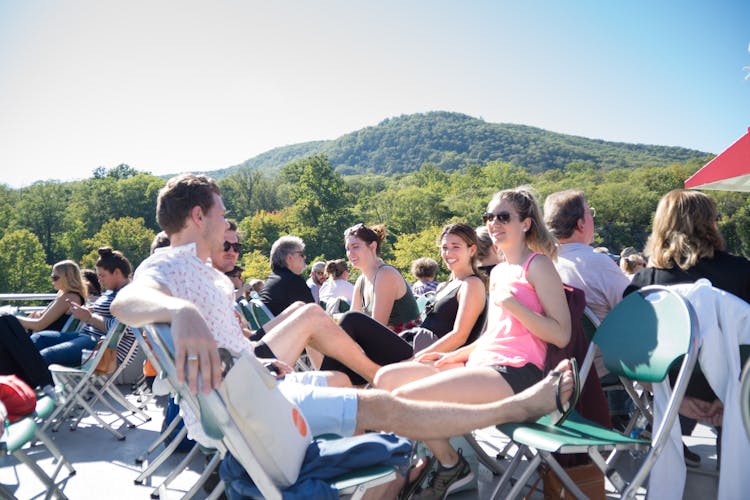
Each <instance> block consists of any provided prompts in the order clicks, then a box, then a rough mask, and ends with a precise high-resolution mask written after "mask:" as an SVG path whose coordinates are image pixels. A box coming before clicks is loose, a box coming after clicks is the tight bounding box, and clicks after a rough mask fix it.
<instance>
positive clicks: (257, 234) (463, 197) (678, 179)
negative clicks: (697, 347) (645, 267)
mask: <svg viewBox="0 0 750 500" xmlns="http://www.w3.org/2000/svg"><path fill="white" fill-rule="evenodd" d="M703 163H704V162H703V161H702V160H699V159H692V160H688V161H686V162H683V163H673V164H671V165H668V166H659V167H654V166H644V167H637V168H619V169H602V168H597V167H596V166H595V165H593V164H592V163H590V162H580V161H579V162H571V163H569V164H567V165H566V166H565V167H564V168H560V169H550V170H547V171H544V172H535V173H532V172H530V171H529V170H528V169H525V168H521V167H518V166H514V165H511V164H510V163H506V162H499V161H491V162H487V163H484V164H481V165H480V164H477V165H470V166H468V167H465V168H463V169H459V170H453V171H445V170H443V169H441V168H438V166H436V165H435V164H432V163H425V164H423V165H422V166H421V168H419V170H417V171H415V172H411V173H402V174H395V175H391V176H386V175H378V174H358V175H342V174H341V173H339V172H337V171H336V170H335V168H334V167H333V166H332V164H331V162H330V161H329V159H328V158H327V157H326V156H324V155H322V154H317V155H312V156H309V157H306V158H303V159H298V160H295V161H292V162H291V163H288V164H287V165H285V166H284V167H283V168H282V169H281V171H280V172H279V173H278V174H276V173H268V172H265V171H262V170H258V169H255V170H248V169H246V170H241V171H239V172H236V173H234V174H232V175H229V176H228V177H226V178H223V179H220V180H219V181H218V182H219V186H220V187H221V189H222V194H223V197H224V202H225V205H226V206H227V209H228V215H227V216H228V217H229V218H232V219H234V220H235V221H237V222H238V225H239V228H240V230H241V231H242V233H243V234H244V241H243V243H244V245H243V255H242V257H241V258H242V263H243V267H244V268H245V277H248V278H249V277H258V278H265V276H266V275H267V273H268V271H269V267H268V253H269V251H270V248H271V244H272V243H273V242H274V240H276V239H277V238H278V237H279V236H281V235H284V234H295V235H298V236H300V237H302V238H303V239H304V240H305V243H306V245H307V248H306V253H307V255H308V261H309V262H313V261H314V260H327V259H334V258H341V257H344V246H343V233H344V230H345V229H346V228H347V227H349V226H351V225H353V224H355V223H357V222H364V223H366V224H375V223H384V224H385V225H386V226H387V228H388V233H389V234H388V238H387V241H386V244H385V245H384V247H383V257H384V258H385V259H386V260H387V261H389V262H391V263H393V264H394V265H395V266H396V267H397V268H399V269H401V270H402V271H403V272H405V273H407V275H408V270H409V266H410V263H411V261H412V260H413V259H414V258H416V257H421V256H431V257H432V258H434V259H435V260H437V261H438V262H439V261H440V259H439V251H438V248H437V246H436V238H437V235H438V234H439V232H440V229H441V227H442V226H443V225H444V224H446V223H448V222H453V221H464V222H467V223H468V224H470V225H473V226H478V225H480V224H481V214H482V212H483V211H484V209H485V207H486V205H487V202H488V201H489V199H490V198H491V196H492V194H493V193H494V192H495V191H498V190H500V189H505V188H511V187H516V186H519V185H530V186H532V187H533V188H534V189H535V190H536V191H537V192H538V194H539V198H540V202H543V200H544V197H545V196H546V195H547V194H549V193H551V192H554V191H558V190H562V189H571V188H575V189H582V190H583V191H584V192H585V193H586V196H587V199H588V201H589V204H590V205H591V206H593V207H595V208H596V214H597V215H596V219H595V224H596V230H597V231H596V236H595V242H594V243H595V245H597V246H606V247H608V248H609V249H610V250H611V251H612V252H619V251H620V249H621V248H623V247H625V246H635V247H636V248H642V247H643V244H644V243H645V240H646V237H647V236H648V233H649V231H650V225H651V219H652V217H653V212H654V210H655V208H656V204H657V202H658V200H659V198H660V197H661V196H662V195H663V194H664V193H666V192H667V191H669V190H671V189H675V188H680V187H682V186H683V182H684V180H685V179H686V178H688V177H689V176H690V175H691V174H693V173H694V172H695V171H696V170H697V169H698V168H700V167H701V166H702V165H703ZM164 183H165V180H164V179H163V178H161V177H157V176H154V175H151V174H149V173H145V172H139V171H137V170H135V169H133V168H131V167H129V166H128V165H120V166H118V167H115V168H112V169H109V170H107V169H104V168H100V169H97V170H96V171H94V173H93V175H92V177H91V178H88V179H86V180H83V181H78V182H67V183H62V182H53V181H49V182H38V183H35V184H33V185H32V186H29V187H26V188H22V189H19V190H14V189H11V188H8V187H7V186H0V209H1V210H2V213H3V217H0V292H17V293H20V292H42V291H50V290H51V285H50V282H49V271H50V266H51V264H53V263H55V262H57V261H59V260H63V259H73V260H75V261H77V262H79V263H80V264H81V265H82V266H84V267H91V266H93V264H94V262H95V259H96V249H97V248H99V247H101V246H111V247H112V248H115V249H118V250H122V251H123V252H124V253H125V255H127V256H128V258H129V259H130V260H131V261H132V263H133V265H134V266H137V265H138V264H139V263H140V262H141V261H142V260H143V259H145V258H146V257H147V255H148V248H149V244H150V242H151V240H152V238H153V237H154V235H155V234H156V232H158V230H159V228H158V226H157V224H156V220H155V219H156V217H155V205H156V196H157V193H158V190H159V189H160V188H161V187H162V186H163V185H164ZM708 194H709V195H710V196H712V197H713V198H714V199H715V200H716V201H717V203H718V206H719V211H720V213H721V214H722V218H721V220H720V221H719V225H720V228H721V230H722V233H723V234H724V236H725V238H726V241H727V248H728V250H729V251H730V252H732V253H736V254H741V255H745V256H750V201H748V198H747V196H746V195H745V194H743V193H730V192H715V191H712V192H709V193H708ZM442 276H445V274H443V275H442Z"/></svg>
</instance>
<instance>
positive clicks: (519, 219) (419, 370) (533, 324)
mask: <svg viewBox="0 0 750 500" xmlns="http://www.w3.org/2000/svg"><path fill="white" fill-rule="evenodd" d="M483 219H484V220H485V222H486V224H487V229H488V230H489V232H490V236H491V237H492V240H493V242H494V243H495V245H496V246H497V247H498V248H499V249H500V250H502V251H503V253H504V255H505V259H506V260H505V262H501V263H499V264H497V265H496V266H495V267H494V268H493V270H492V273H491V275H490V292H489V311H488V313H487V327H486V329H485V332H484V333H483V334H482V335H481V336H480V337H479V339H478V340H477V341H476V342H474V343H472V344H470V345H468V346H466V347H462V348H460V349H458V350H455V351H453V352H449V353H447V354H443V355H440V356H430V357H423V358H422V359H421V361H422V362H421V363H420V362H409V363H399V364H395V365H390V366H386V367H383V368H382V369H380V370H379V371H378V374H377V375H376V377H375V385H376V387H378V388H382V389H386V390H391V391H393V392H394V394H396V395H397V396H399V397H404V398H409V399H418V400H425V401H451V402H457V403H489V402H495V401H499V400H502V399H505V398H508V397H510V396H513V395H514V394H518V393H519V392H521V391H523V390H524V389H526V388H528V387H530V386H532V385H533V384H535V383H536V382H538V381H540V380H541V379H542V377H543V371H542V370H543V368H544V361H545V357H546V353H547V345H548V344H554V345H556V346H558V347H564V346H566V345H567V344H568V342H569V341H570V311H569V310H568V305H567V302H566V299H565V293H564V291H563V286H562V281H561V280H560V276H559V275H558V274H557V271H556V270H555V266H554V264H553V262H552V259H553V258H554V257H555V255H556V242H555V239H554V238H553V237H552V236H551V235H550V234H549V232H548V231H547V229H546V227H545V226H544V223H543V220H542V217H541V211H540V209H539V205H538V203H537V201H536V198H535V196H534V195H533V193H532V192H531V191H530V189H528V188H525V187H520V188H516V189H508V190H505V191H500V192H498V193H497V194H495V196H493V198H492V200H491V201H490V203H489V205H488V207H487V212H486V213H485V214H484V215H483ZM425 444H426V445H427V446H428V447H429V448H430V449H431V450H432V452H433V455H434V456H435V458H437V460H438V462H439V465H438V469H437V471H436V472H435V475H434V476H433V480H432V481H430V484H429V486H428V487H426V488H425V489H423V490H422V491H421V492H420V493H418V494H417V495H416V496H415V497H412V498H444V495H446V494H447V493H449V492H450V491H453V490H455V489H456V488H458V487H460V486H462V485H463V484H466V483H468V482H469V481H470V480H471V479H472V477H473V475H472V473H471V469H470V468H469V466H468V463H467V462H466V460H465V459H464V458H463V457H462V456H461V455H460V454H459V453H458V452H456V450H454V449H453V447H452V446H451V445H450V443H449V441H448V440H435V441H425Z"/></svg>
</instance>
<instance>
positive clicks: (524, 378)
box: [489, 363, 544, 394]
mask: <svg viewBox="0 0 750 500" xmlns="http://www.w3.org/2000/svg"><path fill="white" fill-rule="evenodd" d="M489 368H492V369H493V370H495V371H496V372H497V373H499V374H500V375H502V377H503V378H504V379H505V381H506V382H508V385H509V386H510V388H511V389H513V394H518V393H519V392H522V391H524V390H526V389H528V388H529V387H531V386H532V385H534V384H536V383H537V382H539V381H540V380H542V377H543V376H544V374H543V373H542V370H540V369H539V367H537V366H536V365H535V364H533V363H526V364H525V365H523V366H521V367H520V368H519V367H517V366H505V365H491V366H490V367H489Z"/></svg>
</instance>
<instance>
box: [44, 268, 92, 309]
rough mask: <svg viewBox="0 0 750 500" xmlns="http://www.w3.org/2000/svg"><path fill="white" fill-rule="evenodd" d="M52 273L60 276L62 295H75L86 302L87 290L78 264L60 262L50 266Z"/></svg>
mask: <svg viewBox="0 0 750 500" xmlns="http://www.w3.org/2000/svg"><path fill="white" fill-rule="evenodd" d="M52 272H57V275H58V276H60V282H61V283H60V284H61V285H62V286H61V288H62V289H63V290H64V291H63V293H66V292H73V293H77V294H78V295H80V296H81V298H82V299H83V300H84V302H85V301H86V297H88V290H87V287H86V283H85V281H84V280H83V276H82V275H81V268H80V267H78V264H76V263H75V262H74V261H72V260H61V261H60V262H58V263H56V264H55V265H54V266H52Z"/></svg>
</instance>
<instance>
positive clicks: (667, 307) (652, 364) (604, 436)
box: [493, 286, 698, 498]
mask: <svg viewBox="0 0 750 500" xmlns="http://www.w3.org/2000/svg"><path fill="white" fill-rule="evenodd" d="M696 329H697V320H696V318H695V315H694V313H693V310H692V307H691V306H690V304H689V303H688V302H686V301H685V300H684V299H683V298H682V297H680V296H679V295H678V294H677V293H676V292H674V291H672V290H669V289H668V288H666V287H661V286H650V287H645V288H643V289H641V290H640V291H638V292H635V293H632V294H630V295H628V296H627V297H626V298H625V299H623V300H622V302H620V303H619V304H618V305H617V306H616V307H615V308H614V309H613V310H612V311H611V312H610V313H609V314H608V315H607V317H606V318H605V319H604V321H602V324H601V325H600V326H599V328H598V329H597V331H596V334H595V335H594V338H593V341H594V343H596V344H597V345H598V346H599V348H600V349H601V352H602V355H603V357H604V362H605V365H606V367H607V369H608V370H609V371H610V372H613V373H615V374H616V375H618V376H622V377H626V378H628V379H631V380H639V381H645V382H652V383H655V382H661V381H663V380H664V379H665V377H666V376H667V374H668V372H669V370H670V368H672V367H673V366H677V365H678V364H679V367H680V368H679V375H678V377H677V381H676V383H675V387H674V389H673V391H672V394H671V396H670V399H669V403H668V407H667V411H666V412H665V416H664V418H663V419H662V420H661V421H660V422H654V433H653V439H652V442H651V443H649V442H648V441H645V440H642V439H638V438H631V437H627V436H624V435H622V434H620V433H619V432H615V431H612V430H610V429H607V428H605V427H603V426H600V425H597V424H594V423H592V422H591V421H588V420H586V419H584V418H583V417H581V416H580V415H578V414H577V413H576V412H573V413H572V414H571V416H570V417H569V418H568V419H567V420H565V421H564V422H562V423H561V424H559V425H557V426H553V425H550V424H549V421H548V420H546V419H541V420H540V421H538V422H536V423H533V424H520V423H519V424H505V425H501V426H499V429H500V430H501V431H502V432H503V433H505V434H507V435H508V436H509V437H510V438H511V439H512V440H513V442H514V443H516V444H517V445H519V446H520V447H521V448H522V449H523V450H524V451H528V452H530V454H532V455H533V458H532V459H531V460H530V461H529V464H528V467H527V468H526V469H525V470H524V472H523V473H522V474H521V477H520V479H519V480H518V481H516V482H515V485H514V486H513V488H512V489H511V491H510V494H509V495H508V497H509V498H515V497H517V496H518V495H520V493H521V491H522V490H523V488H524V486H525V483H526V481H527V479H528V478H529V477H530V476H531V474H533V473H534V471H536V469H537V468H538V466H539V465H540V464H541V463H545V464H546V465H547V466H549V468H550V469H552V471H554V473H555V474H556V475H557V476H558V477H559V478H560V480H561V481H562V483H563V484H564V485H565V488H566V489H567V490H568V491H569V492H571V493H572V494H573V495H575V496H576V497H577V498H585V496H584V494H583V492H582V491H581V490H580V488H578V486H577V485H576V484H575V483H574V482H573V480H572V479H571V478H570V476H568V474H567V473H566V472H565V470H564V469H563V468H562V467H561V466H560V464H559V463H558V462H557V460H556V459H555V458H554V457H553V456H552V454H553V453H558V454H568V453H588V455H589V456H590V457H591V460H592V461H593V462H594V463H595V464H596V465H597V466H598V467H599V468H600V469H601V470H602V472H603V473H604V474H605V476H606V477H607V478H608V479H609V481H610V482H611V483H612V485H613V486H614V487H615V488H616V489H617V490H618V492H619V493H620V494H621V495H622V497H623V498H634V497H635V495H636V493H637V491H638V488H639V487H640V486H641V485H642V484H643V482H644V481H645V479H646V477H647V476H648V474H649V471H650V470H651V468H652V467H653V465H654V463H655V461H656V459H657V457H658V456H659V454H660V453H661V451H662V449H663V448H664V446H665V444H666V442H667V439H668V437H669V436H668V435H669V432H670V430H671V428H672V426H673V424H674V422H675V420H676V418H677V412H678V409H679V405H680V402H681V401H682V398H683V396H684V394H685V389H686V387H687V383H688V380H689V378H690V374H691V372H692V370H693V367H694V366H695V362H696V359H697V352H698V347H697V338H696ZM680 360H681V361H680ZM649 445H650V446H649ZM644 449H647V450H648V454H647V455H646V457H645V459H644V460H643V462H642V464H641V465H640V467H639V468H638V470H637V472H636V473H635V475H634V477H633V478H632V479H631V480H630V481H629V482H628V481H626V479H625V478H624V477H623V476H622V475H621V473H619V472H618V471H617V470H616V469H614V466H613V462H614V460H613V459H614V454H615V452H616V451H618V450H644ZM610 451H611V452H613V453H611V454H610V455H609V458H608V459H606V460H605V458H604V457H603V455H602V452H610ZM524 454H525V453H521V454H518V455H521V456H523V455H524ZM518 455H517V456H518ZM519 463H520V458H519V460H518V461H517V462H516V463H513V464H511V466H510V467H509V468H508V470H506V472H505V474H504V475H503V477H502V478H501V481H500V483H499V484H498V485H497V488H496V490H495V492H494V493H493V497H494V496H495V495H496V494H497V493H498V492H499V491H500V490H501V488H502V487H504V486H505V485H506V484H509V483H510V482H511V481H512V477H513V476H512V475H513V472H514V470H515V468H516V467H517V466H518V464H519Z"/></svg>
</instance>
